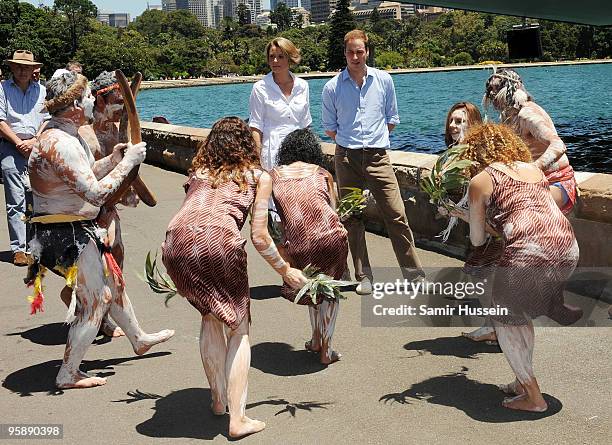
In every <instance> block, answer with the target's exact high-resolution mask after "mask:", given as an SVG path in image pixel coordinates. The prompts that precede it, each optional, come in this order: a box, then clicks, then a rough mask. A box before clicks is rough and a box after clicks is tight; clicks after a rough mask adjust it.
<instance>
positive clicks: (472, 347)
mask: <svg viewBox="0 0 612 445" xmlns="http://www.w3.org/2000/svg"><path fill="white" fill-rule="evenodd" d="M404 349H406V350H408V351H417V353H418V355H417V356H415V357H418V356H421V355H425V352H429V353H430V354H431V355H452V356H455V357H460V358H471V359H477V358H478V357H476V355H477V354H484V353H488V354H490V353H500V352H502V351H501V349H500V348H499V346H496V345H487V344H486V343H485V342H475V341H472V340H469V339H467V338H465V337H439V338H432V339H427V340H417V341H411V342H410V343H406V344H405V345H404ZM411 358H412V357H411Z"/></svg>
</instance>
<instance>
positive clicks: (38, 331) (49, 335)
mask: <svg viewBox="0 0 612 445" xmlns="http://www.w3.org/2000/svg"><path fill="white" fill-rule="evenodd" d="M69 329H70V326H69V325H67V324H66V323H49V324H44V325H42V326H38V327H36V328H32V329H28V330H27V331H23V332H11V333H10V334H6V335H7V337H12V336H16V335H20V336H21V338H24V339H26V340H30V341H31V342H32V343H36V344H37V345H44V346H57V345H65V344H66V338H68V330H69Z"/></svg>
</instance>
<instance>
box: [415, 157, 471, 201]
mask: <svg viewBox="0 0 612 445" xmlns="http://www.w3.org/2000/svg"><path fill="white" fill-rule="evenodd" d="M466 148H467V145H457V146H454V147H451V148H449V149H448V150H446V151H445V152H444V153H442V154H441V155H440V157H439V158H438V160H437V161H436V163H435V165H434V166H433V168H432V170H431V173H430V174H429V176H426V177H424V178H423V179H421V184H420V186H421V189H422V190H423V191H424V192H425V193H427V194H428V195H429V202H431V203H432V204H434V205H441V206H443V207H444V208H445V209H446V210H448V211H451V210H452V209H453V206H452V205H451V203H450V198H449V194H450V192H452V191H454V190H460V189H462V188H463V187H465V186H466V185H467V184H468V182H469V178H468V176H467V175H466V174H465V171H466V169H468V168H469V167H471V166H472V165H473V164H474V161H470V160H469V159H459V158H460V157H461V155H462V154H463V153H464V151H465V149H466Z"/></svg>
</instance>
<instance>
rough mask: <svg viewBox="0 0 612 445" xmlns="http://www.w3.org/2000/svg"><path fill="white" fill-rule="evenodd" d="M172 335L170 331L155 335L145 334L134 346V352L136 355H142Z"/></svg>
mask: <svg viewBox="0 0 612 445" xmlns="http://www.w3.org/2000/svg"><path fill="white" fill-rule="evenodd" d="M173 335H174V330H172V329H164V330H163V331H159V332H156V333H155V334H145V335H143V336H142V338H141V339H139V340H138V341H137V342H136V345H134V352H135V353H136V355H143V354H144V353H146V352H147V351H148V350H149V349H151V347H153V346H155V345H156V344H158V343H163V342H165V341H168V340H170V339H171V338H172V336H173Z"/></svg>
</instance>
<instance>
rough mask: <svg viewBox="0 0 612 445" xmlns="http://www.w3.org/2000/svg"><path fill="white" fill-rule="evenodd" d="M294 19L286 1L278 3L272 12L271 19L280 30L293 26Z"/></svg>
mask: <svg viewBox="0 0 612 445" xmlns="http://www.w3.org/2000/svg"><path fill="white" fill-rule="evenodd" d="M292 19H293V17H292V15H291V9H289V7H288V6H287V5H286V4H284V3H278V4H277V5H276V9H275V10H274V11H272V12H271V13H270V21H271V22H272V23H275V24H276V26H277V29H278V31H280V32H282V31H286V30H287V29H289V28H291V21H292Z"/></svg>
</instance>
